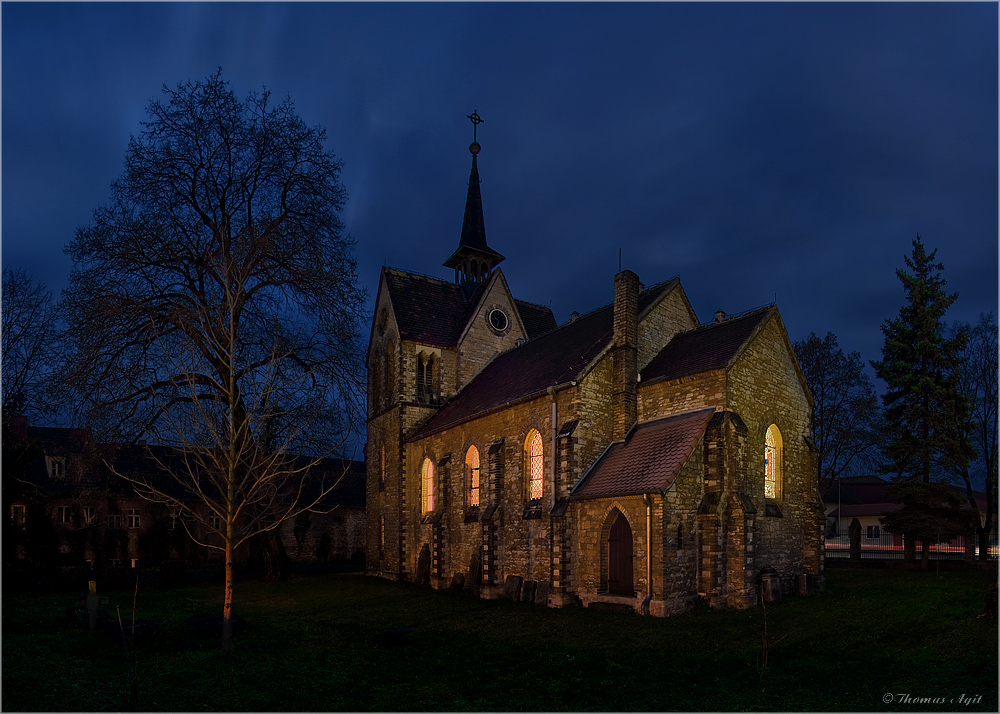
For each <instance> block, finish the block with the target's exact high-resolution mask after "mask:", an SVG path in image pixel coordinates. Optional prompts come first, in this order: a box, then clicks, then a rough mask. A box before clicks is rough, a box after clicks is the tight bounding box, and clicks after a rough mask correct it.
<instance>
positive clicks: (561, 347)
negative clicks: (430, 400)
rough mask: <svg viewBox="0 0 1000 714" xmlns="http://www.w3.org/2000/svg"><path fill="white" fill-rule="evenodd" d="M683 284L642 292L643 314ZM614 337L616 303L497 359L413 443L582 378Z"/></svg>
mask: <svg viewBox="0 0 1000 714" xmlns="http://www.w3.org/2000/svg"><path fill="white" fill-rule="evenodd" d="M679 282H680V281H679V280H677V278H674V279H672V280H668V281H666V282H664V283H660V284H659V285H654V286H652V287H650V288H647V289H646V290H644V291H642V292H641V293H640V294H639V312H640V313H641V312H642V311H643V310H645V309H646V308H647V307H648V306H649V305H651V304H652V303H653V302H655V301H656V300H657V299H659V298H660V297H661V296H662V295H664V294H665V293H667V292H668V291H669V290H670V289H671V288H672V287H674V286H675V285H678V284H679ZM534 307H535V308H536V309H537V308H538V306H534ZM520 309H521V306H520V305H518V310H520ZM541 309H546V308H541ZM523 314H524V313H523V312H522V318H523ZM525 327H527V322H526V323H525ZM613 336H614V311H613V304H609V305H605V306H604V307H601V308H598V309H597V310H594V311H593V312H590V313H587V314H586V315H583V316H581V317H578V318H577V319H576V320H573V321H571V322H567V323H565V324H564V325H562V326H560V327H558V328H556V329H551V330H549V331H547V332H546V333H545V334H543V335H541V336H539V337H535V338H534V339H530V340H528V341H527V342H525V343H524V344H523V345H520V346H519V347H515V348H514V349H511V350H508V351H507V352H504V353H502V354H500V355H497V357H496V358H495V359H494V360H493V361H492V362H490V363H489V364H488V365H486V367H484V368H483V370H482V371H481V372H480V373H479V374H478V375H476V376H475V377H474V378H473V379H472V381H470V382H469V383H468V384H467V385H465V387H463V388H462V390H461V391H460V392H459V393H458V394H456V395H455V396H454V397H452V399H451V400H449V401H448V403H447V404H445V405H444V406H443V407H442V408H441V409H440V411H438V412H437V413H436V414H434V415H433V416H432V417H431V418H430V419H428V420H427V422H426V423H425V424H424V425H423V426H422V427H421V428H420V429H419V430H418V431H417V433H416V434H414V435H413V437H412V438H413V439H418V438H421V437H423V436H426V435H428V434H432V433H434V432H437V431H441V430H443V429H446V428H448V427H450V426H452V425H454V424H458V423H460V422H463V421H466V420H467V419H470V418H472V417H474V416H477V415H479V414H484V413H486V412H489V411H492V410H494V409H497V408H500V407H503V406H506V405H508V404H513V403H514V402H519V401H523V400H525V399H528V398H534V397H536V396H538V395H541V394H544V393H545V390H546V389H548V388H549V387H554V386H557V385H560V384H565V383H566V382H569V381H572V380H575V379H578V378H579V377H580V376H581V375H582V374H583V372H584V371H585V370H586V369H587V368H588V367H589V366H590V364H591V363H592V362H593V361H594V359H595V358H596V357H597V356H598V355H599V354H600V353H601V352H603V351H604V350H605V349H606V348H607V347H608V345H609V344H610V343H611V340H612V338H613Z"/></svg>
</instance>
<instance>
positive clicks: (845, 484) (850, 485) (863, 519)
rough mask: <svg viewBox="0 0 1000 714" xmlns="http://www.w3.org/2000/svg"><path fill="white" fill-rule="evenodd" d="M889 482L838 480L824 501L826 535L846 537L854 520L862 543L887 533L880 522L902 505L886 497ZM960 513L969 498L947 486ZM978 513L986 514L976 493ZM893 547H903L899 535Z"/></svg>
mask: <svg viewBox="0 0 1000 714" xmlns="http://www.w3.org/2000/svg"><path fill="white" fill-rule="evenodd" d="M889 484H890V482H889V481H887V480H886V479H883V478H881V477H879V476H848V477H845V478H841V479H837V480H836V481H835V482H834V483H833V485H832V486H831V487H830V489H829V490H828V491H827V492H826V495H825V496H824V497H823V507H824V510H825V511H826V518H827V526H826V532H827V534H828V535H834V534H836V533H846V532H847V529H848V528H849V527H850V525H851V522H852V521H853V520H854V519H855V518H857V519H858V523H860V524H861V540H862V542H864V541H865V540H878V539H879V538H882V537H884V536H885V534H887V533H888V531H886V530H885V529H884V528H882V524H881V523H880V521H879V518H880V517H881V516H884V515H885V514H886V513H891V512H893V511H898V510H899V509H900V508H902V504H901V503H899V502H898V501H896V500H895V499H893V498H892V497H890V496H888V495H886V488H888V486H889ZM948 488H950V489H951V490H952V491H953V492H954V493H955V496H957V497H958V499H959V500H960V501H961V504H962V508H963V509H969V501H968V496H967V494H966V492H965V489H964V488H963V487H959V486H955V485H950V486H949V487H948ZM975 496H976V503H977V505H978V507H979V512H980V513H985V512H986V494H984V493H978V492H977V493H975ZM970 510H971V509H970ZM962 542H964V541H963V539H962V538H956V539H955V540H954V541H953V544H954V545H955V547H958V545H959V544H960V543H962ZM893 543H894V545H897V546H900V545H902V544H903V536H902V534H900V533H894V534H893Z"/></svg>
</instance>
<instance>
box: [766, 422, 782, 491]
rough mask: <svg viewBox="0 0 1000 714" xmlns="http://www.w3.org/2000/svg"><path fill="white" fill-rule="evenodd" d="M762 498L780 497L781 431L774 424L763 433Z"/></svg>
mask: <svg viewBox="0 0 1000 714" xmlns="http://www.w3.org/2000/svg"><path fill="white" fill-rule="evenodd" d="M764 498H774V499H779V498H781V432H780V431H778V427H777V426H775V425H774V424H771V426H769V427H767V433H765V434H764Z"/></svg>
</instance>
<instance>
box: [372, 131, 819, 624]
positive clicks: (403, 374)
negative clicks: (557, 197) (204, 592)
mask: <svg viewBox="0 0 1000 714" xmlns="http://www.w3.org/2000/svg"><path fill="white" fill-rule="evenodd" d="M473 149H475V150H474V151H473V162H472V173H471V176H470V180H469V192H468V197H467V201H466V211H465V221H464V223H463V229H462V234H461V238H460V240H459V246H458V249H457V250H456V251H455V253H454V254H453V255H452V256H451V257H450V258H448V260H446V261H445V263H444V265H445V266H446V267H448V268H453V269H454V271H455V279H454V282H451V281H446V280H440V279H437V278H432V277H428V276H423V275H418V274H415V273H411V272H407V271H402V270H396V269H392V268H383V270H382V274H381V279H380V283H379V289H378V295H377V299H376V305H375V315H374V320H373V328H372V335H371V338H370V342H369V349H368V357H367V360H368V362H367V363H368V370H369V376H368V381H369V404H368V415H369V417H368V452H367V453H368V454H369V455H373V454H379V455H380V458H379V460H377V461H376V460H375V459H371V458H369V488H368V493H369V498H368V514H369V516H368V522H369V535H368V543H369V544H370V546H369V550H368V566H367V567H368V571H369V573H371V574H375V575H379V576H382V577H386V578H393V579H403V580H412V581H415V582H422V583H429V584H430V585H432V586H434V587H449V586H453V585H454V586H458V584H459V583H460V582H462V581H464V586H465V587H467V588H470V589H472V590H474V591H476V592H478V593H480V594H481V595H482V596H484V597H498V596H500V595H501V594H502V593H503V592H504V588H505V586H506V587H507V593H508V595H513V593H514V592H516V591H517V584H518V580H519V579H520V581H522V582H523V583H525V585H524V586H523V588H522V590H521V593H522V594H521V596H520V597H521V598H522V599H526V598H531V599H533V601H535V602H539V603H541V602H544V603H546V604H549V605H555V606H558V605H563V604H568V603H571V602H578V601H579V602H583V603H584V604H587V605H589V604H591V603H594V602H602V601H603V602H611V603H619V604H623V605H627V606H629V607H634V608H635V609H637V610H641V611H644V612H646V611H648V612H650V613H652V614H660V615H665V614H671V613H674V612H679V611H682V610H683V609H685V608H686V607H688V606H690V604H691V603H692V602H693V601H694V600H695V599H696V598H698V597H699V596H703V597H705V598H707V599H708V601H709V602H710V603H711V604H713V605H714V606H719V607H723V606H732V607H747V606H749V605H751V604H753V603H754V602H755V601H756V600H757V599H758V598H759V592H760V591H759V583H760V576H761V571H762V570H764V569H765V568H768V569H770V570H769V571H768V572H772V571H773V572H774V573H775V574H776V575H775V577H780V578H781V580H782V583H783V584H784V585H785V587H786V589H790V588H792V587H794V586H795V584H796V583H797V582H798V581H799V579H800V577H799V576H802V575H809V576H812V578H813V581H814V582H815V581H816V580H821V579H822V572H823V564H822V541H821V537H822V530H823V511H822V505H821V502H820V499H819V495H818V493H817V485H816V470H815V468H814V465H815V458H816V457H815V451H814V449H813V448H812V447H811V445H810V443H809V442H808V438H807V435H808V433H809V424H810V419H811V413H812V400H811V397H810V395H809V393H808V390H807V388H806V386H805V382H804V379H803V377H802V374H801V371H800V370H799V367H798V364H797V362H796V359H795V356H794V353H793V351H792V348H791V344H790V342H789V340H788V336H787V334H786V332H785V328H784V326H783V324H782V321H781V317H780V315H779V313H778V310H777V307H775V306H773V305H771V306H767V307H765V308H761V309H757V310H754V311H750V312H748V313H746V314H743V315H739V316H736V317H730V318H728V319H727V318H726V317H725V315H724V314H723V313H721V311H720V313H717V314H716V319H715V321H713V322H711V323H709V324H706V325H701V324H699V321H698V319H697V316H696V315H695V313H694V310H693V309H692V307H691V305H690V303H689V302H688V300H687V297H686V296H685V294H684V290H683V288H682V287H681V284H680V280H679V279H677V278H673V279H671V280H667V281H665V282H661V283H658V284H656V285H652V286H648V287H647V286H643V285H641V284H640V283H639V278H638V277H637V276H636V275H635V274H634V273H632V272H631V271H628V270H626V271H623V272H621V273H619V274H618V275H616V276H615V277H614V285H613V293H612V290H610V289H609V297H610V296H612V295H613V298H614V300H613V302H611V303H610V304H608V305H605V306H604V307H599V308H597V309H596V310H593V311H592V312H590V313H587V314H585V315H582V316H577V315H576V314H574V316H573V318H572V319H571V320H570V321H568V322H566V323H564V324H563V325H557V324H556V321H555V319H554V317H553V315H552V312H551V311H550V310H549V309H548V308H545V307H542V306H538V305H533V304H530V303H526V302H523V301H520V300H517V299H515V298H514V297H513V295H512V294H511V292H510V289H509V288H508V285H507V282H506V279H505V277H504V274H503V271H502V270H501V269H500V268H499V267H498V265H499V263H500V262H501V261H503V260H504V257H503V256H502V255H500V254H499V253H497V252H496V251H495V250H493V249H492V248H490V247H489V246H488V245H487V243H486V234H485V227H484V221H483V215H482V199H481V195H480V184H479V173H478V167H477V163H476V160H477V159H476V154H477V153H478V144H476V143H474V144H473ZM609 288H611V286H610V285H609ZM382 454H384V457H383V456H381V455H382Z"/></svg>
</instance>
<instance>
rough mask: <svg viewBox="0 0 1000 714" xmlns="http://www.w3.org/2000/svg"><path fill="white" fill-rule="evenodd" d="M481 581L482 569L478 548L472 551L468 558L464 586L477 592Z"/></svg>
mask: <svg viewBox="0 0 1000 714" xmlns="http://www.w3.org/2000/svg"><path fill="white" fill-rule="evenodd" d="M482 583H483V569H482V567H481V565H480V560H479V549H478V548H477V549H476V550H474V551H472V557H471V558H469V572H468V574H466V576H465V587H467V588H468V589H469V590H471V591H473V592H476V593H478V592H479V587H480V586H481V585H482Z"/></svg>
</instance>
